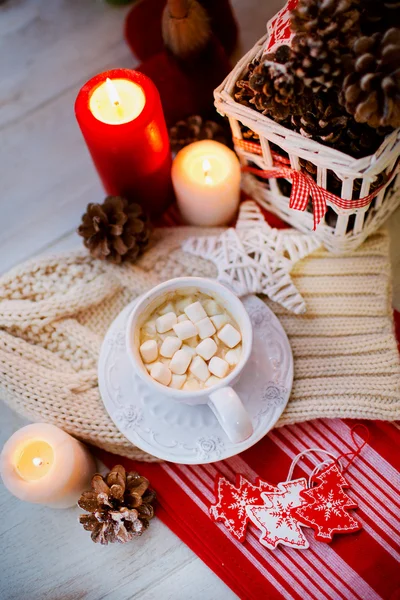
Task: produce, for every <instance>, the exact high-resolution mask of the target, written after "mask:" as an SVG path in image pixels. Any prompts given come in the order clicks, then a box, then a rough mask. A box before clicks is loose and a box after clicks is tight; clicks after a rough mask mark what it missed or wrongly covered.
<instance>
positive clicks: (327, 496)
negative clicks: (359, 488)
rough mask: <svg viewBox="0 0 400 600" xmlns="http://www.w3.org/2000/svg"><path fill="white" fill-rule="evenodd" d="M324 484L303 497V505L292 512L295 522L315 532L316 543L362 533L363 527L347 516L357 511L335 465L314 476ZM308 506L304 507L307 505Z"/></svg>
mask: <svg viewBox="0 0 400 600" xmlns="http://www.w3.org/2000/svg"><path fill="white" fill-rule="evenodd" d="M315 479H316V480H318V481H320V482H321V483H320V484H319V485H317V486H315V487H312V488H310V489H308V490H304V491H302V492H301V493H300V498H301V499H302V500H303V504H302V505H301V506H298V507H297V508H293V509H292V510H291V514H292V516H293V517H294V518H296V519H298V521H299V522H300V523H301V524H302V525H303V524H304V525H308V526H309V527H312V529H314V530H315V539H316V540H319V541H320V542H331V541H332V538H333V535H334V534H335V533H352V532H353V531H358V530H359V529H361V525H360V523H358V521H356V520H355V519H354V518H353V517H352V516H351V514H350V513H349V512H348V510H349V509H350V508H357V506H358V505H357V503H356V502H354V500H352V499H351V498H350V496H348V495H347V494H346V493H345V492H344V491H343V488H345V487H346V488H347V487H349V484H348V483H347V481H346V480H345V478H344V477H343V475H342V473H341V472H340V470H339V468H338V466H337V464H336V463H333V464H331V465H329V466H328V467H326V468H325V469H324V470H323V471H321V472H320V473H318V475H316V476H315ZM304 502H305V503H304Z"/></svg>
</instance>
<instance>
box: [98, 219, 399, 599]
mask: <svg viewBox="0 0 400 600" xmlns="http://www.w3.org/2000/svg"><path fill="white" fill-rule="evenodd" d="M266 216H267V218H268V221H269V222H270V223H271V225H273V226H275V227H287V225H285V224H284V223H283V222H282V221H280V220H279V219H276V218H275V217H273V218H272V222H271V215H269V214H268V215H266ZM177 222H179V216H178V213H177V211H176V207H171V209H170V210H169V211H168V214H167V215H166V217H165V220H164V223H165V224H167V225H168V224H170V225H172V224H176V223H177ZM395 327H396V332H397V339H398V341H399V349H400V315H399V313H397V312H395ZM361 422H362V423H364V424H365V425H366V426H367V427H368V429H369V431H370V440H369V442H368V444H367V445H366V447H365V448H364V449H363V451H362V453H361V455H360V456H359V457H358V458H357V459H356V460H355V462H354V463H353V464H352V465H351V467H350V468H349V471H348V473H347V475H346V479H347V481H348V482H349V484H350V486H351V487H350V489H349V490H347V492H348V493H349V495H350V496H351V497H352V498H353V499H354V500H355V501H356V502H357V503H358V506H359V508H358V510H356V511H355V516H356V518H357V519H359V520H360V521H361V523H362V525H363V529H362V530H361V531H359V532H356V533H353V534H349V535H341V536H340V535H337V536H335V537H334V539H333V542H332V543H331V544H325V543H323V542H317V541H315V539H314V536H313V532H312V530H311V529H308V528H305V529H304V530H303V531H304V532H305V535H306V537H307V538H308V540H309V542H310V548H308V549H307V550H295V549H292V548H287V547H283V546H279V547H278V548H277V549H276V550H268V549H267V548H264V547H263V546H262V545H261V544H260V543H259V542H258V535H259V532H258V530H257V529H256V528H255V527H254V526H253V525H252V524H251V525H250V526H249V528H248V534H247V538H246V541H245V543H244V544H240V543H239V542H237V541H236V540H235V539H234V538H233V537H232V536H231V535H230V534H229V532H228V531H227V530H226V529H225V527H224V526H223V525H222V524H221V523H214V522H213V521H211V519H210V517H209V513H208V509H209V506H210V505H211V504H212V503H214V498H215V496H214V477H215V474H216V472H217V471H218V472H220V473H222V474H223V475H224V476H225V477H227V478H228V479H229V480H230V481H232V482H234V480H235V474H236V473H242V474H243V475H244V476H245V477H247V478H248V479H249V480H250V481H251V482H254V480H255V478H256V477H257V476H260V477H261V478H263V479H265V480H266V481H269V482H270V483H273V484H276V483H278V482H280V481H284V480H285V479H286V476H287V473H288V469H289V466H290V463H291V461H292V459H293V457H294V456H295V455H297V454H298V453H299V452H301V451H302V450H305V449H306V448H311V447H322V448H324V449H326V450H330V451H331V452H334V453H335V454H337V455H339V454H341V453H343V452H349V451H351V450H352V449H354V443H353V441H352V439H351V428H352V426H353V425H354V424H355V423H361ZM399 449H400V426H399V425H397V424H396V423H387V422H381V421H352V420H342V419H330V420H327V419H325V420H315V421H310V422H307V423H300V424H297V425H290V426H286V427H282V428H279V429H274V430H273V431H271V432H270V433H269V434H268V435H267V436H266V437H265V438H264V439H262V440H261V441H260V442H258V443H257V444H256V445H255V446H253V447H252V448H250V449H249V450H246V451H245V452H243V453H242V454H240V455H238V456H235V457H232V458H230V459H228V460H224V461H219V462H217V463H214V464H212V465H195V466H192V465H177V464H173V463H167V462H164V463H159V464H149V463H139V462H135V461H131V460H128V459H125V458H120V457H116V456H115V455H112V454H107V453H105V452H98V455H99V458H101V460H103V462H104V463H105V464H106V465H107V466H108V467H110V468H111V467H112V466H113V465H115V464H116V463H117V462H121V463H122V464H123V465H124V466H125V467H126V468H127V469H130V470H137V471H139V472H140V473H141V474H143V475H145V476H146V477H148V478H149V479H150V481H151V484H152V487H154V489H155V490H156V492H157V496H158V506H157V513H156V514H157V517H158V518H160V519H161V520H162V521H163V522H164V523H165V524H166V525H167V526H168V527H169V528H170V529H171V530H172V531H173V532H174V533H175V534H176V535H178V536H179V538H180V539H181V540H182V541H183V542H185V544H187V545H188V546H189V547H190V548H191V549H192V550H193V551H194V552H195V553H196V554H197V555H198V556H199V557H200V558H201V559H202V560H203V561H204V562H205V563H206V564H207V565H208V566H209V567H210V569H212V570H213V571H214V573H216V574H217V575H218V576H219V577H220V578H221V579H222V580H223V581H225V583H226V584H227V585H228V586H229V587H230V588H231V589H232V590H233V591H234V592H235V593H236V594H237V595H238V596H239V598H241V599H243V600H275V599H276V600H278V599H282V598H285V599H288V600H291V599H294V600H305V599H307V600H309V599H311V600H329V599H330V600H377V599H379V598H383V599H384V600H397V599H400V568H399V562H400V534H399V530H400V527H399V524H400V522H399V516H400V475H399V471H400V452H399ZM312 467H313V465H312V463H311V462H310V461H309V460H308V459H306V460H305V461H303V462H301V463H300V466H299V467H296V470H295V473H294V476H295V477H297V476H301V475H305V476H307V475H309V473H310V471H311V469H312Z"/></svg>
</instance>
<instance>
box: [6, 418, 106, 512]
mask: <svg viewBox="0 0 400 600" xmlns="http://www.w3.org/2000/svg"><path fill="white" fill-rule="evenodd" d="M94 472H95V462H94V459H93V458H92V457H91V455H90V454H89V451H88V450H87V449H86V448H85V447H84V446H83V444H81V443H80V442H78V440H76V439H74V438H73V437H71V436H70V435H68V433H65V431H62V430H61V429H58V427H55V426H54V425H50V424H48V423H34V424H32V425H27V426H26V427H23V428H22V429H20V430H19V431H17V432H16V433H14V435H12V436H11V437H10V439H9V440H8V441H7V442H6V444H5V445H4V448H3V450H2V452H1V456H0V475H1V478H2V480H3V483H4V485H5V486H6V488H8V490H9V491H10V492H11V493H12V494H14V496H17V498H20V499H21V500H25V501H27V502H33V503H34V504H45V505H47V506H51V507H53V508H67V507H69V506H73V505H74V504H76V502H77V501H78V499H79V496H80V494H81V493H82V492H83V491H84V490H85V489H90V480H91V477H92V475H93V474H94Z"/></svg>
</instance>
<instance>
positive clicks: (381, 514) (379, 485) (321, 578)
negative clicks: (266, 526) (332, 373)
mask: <svg viewBox="0 0 400 600" xmlns="http://www.w3.org/2000/svg"><path fill="white" fill-rule="evenodd" d="M353 424H354V421H342V420H324V421H322V420H321V421H312V422H309V423H303V424H299V425H292V426H287V427H282V428H280V429H276V430H274V431H272V432H271V433H270V434H268V436H266V437H265V438H264V439H263V440H262V441H261V442H259V443H258V444H256V446H254V447H253V448H251V449H250V450H247V451H246V452H244V453H242V454H241V455H239V456H236V457H233V458H231V459H228V460H224V461H220V462H218V463H215V464H212V465H203V466H186V465H176V464H172V463H162V464H148V463H134V462H133V461H129V460H127V459H121V462H122V464H124V465H125V467H126V468H130V469H137V470H138V471H140V473H142V474H143V475H145V476H146V477H148V478H149V479H150V481H151V482H152V485H153V487H154V488H155V490H156V491H157V494H158V499H159V507H158V510H157V516H158V517H159V518H160V519H161V520H162V521H163V522H164V523H165V524H166V525H168V527H170V529H171V530H172V531H174V532H175V533H176V534H177V535H178V536H179V537H180V538H181V539H182V540H183V541H184V542H185V543H186V544H187V545H188V546H189V547H190V548H192V550H194V552H196V554H197V555H198V556H199V557H200V558H201V559H202V560H203V561H204V562H205V563H206V564H207V565H208V566H209V567H210V568H211V569H212V570H213V571H214V572H215V573H216V574H217V575H218V576H219V577H221V579H223V580H224V581H225V582H226V583H227V585H228V586H229V587H230V588H231V589H232V590H233V591H234V592H235V593H236V594H237V595H238V596H239V597H240V598H242V599H246V600H247V599H248V600H260V599H261V598H268V599H275V598H276V599H278V598H285V599H287V600H289V599H295V600H300V599H301V600H304V598H307V599H313V600H314V599H315V600H328V599H333V600H337V599H343V600H360V599H364V600H375V599H378V598H384V599H385V600H386V599H387V600H389V599H391V600H394V599H395V598H400V579H399V561H400V532H399V514H400V477H399V473H398V471H399V467H400V457H399V453H398V452H396V451H395V448H399V447H400V430H399V428H397V427H396V425H394V424H391V423H378V422H364V424H365V425H367V427H368V428H369V430H370V433H371V439H370V442H369V443H368V445H367V446H366V447H365V448H364V449H363V452H362V453H361V455H360V457H358V458H357V459H356V461H355V462H354V463H353V465H351V467H350V469H349V471H348V473H347V475H346V477H347V480H348V482H349V484H350V485H351V488H350V490H348V491H347V493H348V494H349V495H350V496H351V497H352V498H354V500H356V502H357V503H358V505H359V509H358V510H357V511H356V514H357V519H358V520H360V521H361V523H362V525H363V529H362V530H361V531H359V532H356V533H353V534H350V535H346V536H340V535H337V536H335V537H334V540H333V542H332V543H331V544H325V543H322V542H318V541H316V540H315V539H314V535H313V532H312V530H311V529H303V531H304V532H305V535H306V537H307V539H308V540H309V543H310V548H309V549H307V550H295V549H292V548H286V547H278V548H277V549H276V550H268V549H267V548H265V547H263V546H262V545H261V544H260V543H259V541H258V536H259V532H258V531H257V529H256V528H255V527H254V526H253V525H252V524H251V525H250V526H249V529H248V534H247V539H246V541H245V542H244V544H240V543H239V542H238V541H237V540H235V539H234V538H233V537H232V536H231V535H230V534H229V532H228V531H227V529H226V528H225V527H224V526H223V525H222V524H220V523H214V522H213V521H211V519H210V516H209V506H210V504H212V503H213V502H214V478H215V474H216V473H217V471H218V472H220V473H222V474H223V475H224V476H225V477H227V478H228V479H229V480H230V481H232V482H234V480H235V474H236V473H242V474H243V475H244V476H245V477H246V478H248V479H249V480H250V481H252V482H253V481H254V480H255V478H256V477H257V476H259V477H261V478H262V479H264V480H266V481H269V482H271V483H278V482H279V481H282V480H284V479H285V478H286V475H287V472H288V469H289V466H290V462H291V460H292V459H293V457H294V456H295V455H296V454H298V453H299V452H301V451H302V450H305V449H306V448H310V447H318V446H319V447H323V448H326V449H327V450H330V451H331V452H335V453H337V454H341V453H342V452H348V451H350V450H352V449H353V448H354V445H353V444H352V441H351V426H352V425H353ZM102 459H103V460H104V462H106V464H108V466H110V467H111V466H112V465H113V464H115V463H116V458H115V456H112V455H102ZM311 465H312V463H311V462H307V461H305V462H304V470H303V469H301V468H298V470H296V471H297V472H296V473H295V475H296V476H301V474H306V475H308V474H309V473H310V471H311V469H312V466H311Z"/></svg>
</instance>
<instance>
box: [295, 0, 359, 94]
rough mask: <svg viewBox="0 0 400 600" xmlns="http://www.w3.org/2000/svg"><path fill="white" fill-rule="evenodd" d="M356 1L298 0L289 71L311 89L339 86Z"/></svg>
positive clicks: (347, 65) (354, 27) (347, 62)
mask: <svg viewBox="0 0 400 600" xmlns="http://www.w3.org/2000/svg"><path fill="white" fill-rule="evenodd" d="M358 5H359V2H357V1H355V0H300V2H299V4H298V5H297V7H296V8H295V9H294V10H293V11H292V13H291V28H292V30H293V31H294V32H295V33H296V35H295V37H294V38H293V40H292V50H293V58H292V70H293V73H295V74H296V75H297V77H299V78H300V79H302V80H303V81H304V84H305V85H306V86H307V87H310V88H311V89H312V90H313V92H318V91H320V90H326V89H330V88H332V87H337V88H340V85H341V83H342V81H343V77H344V74H345V73H346V72H348V71H349V70H350V69H351V64H352V58H351V55H350V48H351V47H352V45H353V43H354V41H355V39H356V37H357V35H358V32H359V21H360V10H359V6H358Z"/></svg>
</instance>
